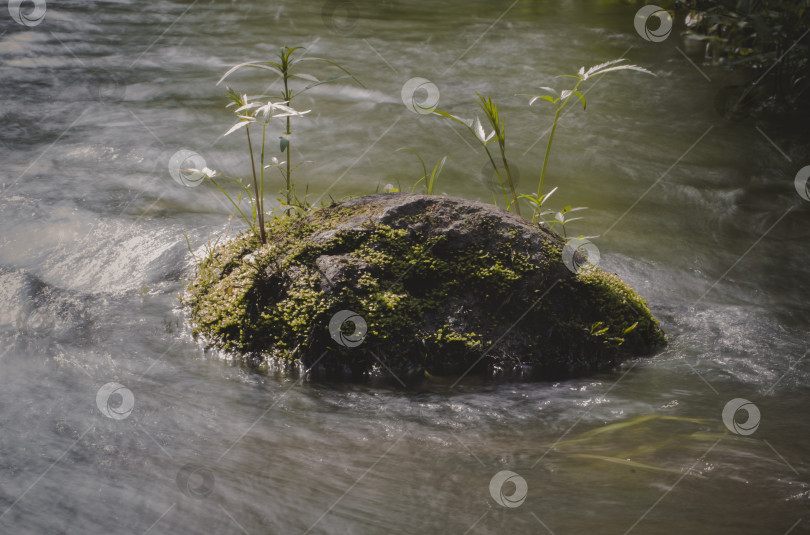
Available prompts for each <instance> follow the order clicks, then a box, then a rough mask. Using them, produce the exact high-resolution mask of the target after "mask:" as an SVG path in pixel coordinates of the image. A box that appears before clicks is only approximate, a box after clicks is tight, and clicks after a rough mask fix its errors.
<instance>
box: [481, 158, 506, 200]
mask: <svg viewBox="0 0 810 535" xmlns="http://www.w3.org/2000/svg"><path fill="white" fill-rule="evenodd" d="M481 146H483V147H484V151H486V153H487V156H488V157H489V162H490V163H491V164H492V169H493V170H494V171H495V175H496V176H497V177H498V182H499V183H500V184H501V191H502V192H503V200H504V202H505V203H506V211H507V212H508V211H509V196H508V195H507V194H506V187H505V186H504V185H503V179H502V178H501V174H500V173H499V172H498V166H497V165H495V158H493V157H492V153H491V152H489V148H488V147H487V146H486V145H484V144H483V143H481Z"/></svg>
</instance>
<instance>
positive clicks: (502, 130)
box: [433, 92, 520, 215]
mask: <svg viewBox="0 0 810 535" xmlns="http://www.w3.org/2000/svg"><path fill="white" fill-rule="evenodd" d="M475 94H476V95H478V101H477V104H478V105H479V106H480V107H481V109H482V110H483V111H484V115H485V116H486V118H487V122H488V123H489V126H491V127H492V132H490V133H488V134H487V133H486V132H485V131H484V126H483V125H482V124H481V120H480V119H479V118H478V116H476V117H475V119H462V118H460V117H456V116H455V115H451V114H449V113H447V112H446V111H442V110H438V109H437V110H433V113H436V114H438V115H441V116H442V117H446V118H448V119H452V120H453V121H456V122H457V123H460V124H462V125H464V126H465V127H466V128H467V130H469V131H470V132H471V133H472V135H473V136H475V139H476V140H477V141H478V143H480V144H481V147H483V149H484V152H486V154H487V157H488V158H489V162H490V164H492V169H493V170H494V171H495V176H497V177H498V183H499V184H500V185H501V191H502V192H503V198H504V201H506V209H507V210H509V208H510V207H512V206H514V208H515V213H516V214H517V215H520V206H519V205H518V195H517V193H516V191H515V183H514V181H513V180H512V170H511V169H510V168H509V162H508V161H507V159H506V125H505V124H504V121H503V120H502V119H501V117H500V115H499V114H498V106H497V104H495V103H494V102H493V101H492V98H491V97H490V96H487V97H483V96H482V95H481V94H480V93H477V92H476V93H475ZM492 141H497V142H498V150H499V152H500V156H501V164H502V166H503V172H504V173H505V175H506V176H505V177H502V176H501V171H500V170H499V169H498V165H497V164H496V163H495V158H493V157H492V153H491V152H490V150H489V147H488V145H489V144H490V143H491V142H492ZM507 186H508V187H509V193H510V194H511V196H512V198H511V200H510V199H509V195H508V194H507V191H506V189H507Z"/></svg>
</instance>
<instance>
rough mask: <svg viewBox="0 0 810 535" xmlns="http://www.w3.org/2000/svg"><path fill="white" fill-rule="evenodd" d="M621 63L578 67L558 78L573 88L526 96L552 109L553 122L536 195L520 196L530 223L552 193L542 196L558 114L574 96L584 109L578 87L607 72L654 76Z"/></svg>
mask: <svg viewBox="0 0 810 535" xmlns="http://www.w3.org/2000/svg"><path fill="white" fill-rule="evenodd" d="M623 61H625V60H624V59H614V60H611V61H606V62H604V63H600V64H599V65H594V66H593V67H591V68H590V69H588V70H585V67H580V69H579V71H578V72H577V73H576V74H574V75H572V74H564V75H561V76H560V77H561V78H574V79H575V80H576V81H577V82H576V84H574V87H572V88H571V89H566V90H563V91H560V92H558V91H557V90H556V89H554V88H552V87H547V86H541V87H540V89H542V90H543V91H544V92H546V93H548V94H546V95H527V96H530V97H531V100H529V106H531V105H532V104H534V103H535V102H536V101H537V100H545V101H547V102H549V103H550V104H551V105H552V106H553V107H554V120H553V122H552V123H551V134H549V137H548V144H547V145H546V154H545V156H544V157H543V167H542V170H541V171H540V182H539V184H538V185H537V193H536V194H530V195H521V197H523V198H525V199H527V200H528V201H530V202H531V204H532V205H533V207H534V215H533V216H532V222H534V223H537V221H538V218H539V217H540V215H541V213H542V205H543V201H545V200H546V199H547V198H548V197H549V196H550V195H551V193H553V191H552V192H549V193H548V194H547V195H543V184H544V182H545V180H546V170H547V169H548V158H549V155H550V154H551V144H552V143H553V142H554V132H556V130H557V122H558V121H559V120H560V114H562V111H563V110H564V109H565V107H566V106H567V105H568V103H569V102H570V101H571V99H572V98H573V97H574V96H576V97H577V98H578V99H579V100H580V102H582V109H585V108H586V102H585V95H583V94H582V93H581V92H580V91H579V88H580V86H581V85H582V84H583V83H584V82H586V81H587V80H589V79H591V78H594V77H596V76H599V75H600V74H607V73H609V72H616V71H637V72H642V73H644V74H651V75H653V76H655V74H654V73H652V72H650V71H648V70H647V69H645V68H643V67H639V66H638V65H619V63H621V62H623ZM555 189H556V188H555ZM569 211H570V210H569ZM569 221H570V220H569Z"/></svg>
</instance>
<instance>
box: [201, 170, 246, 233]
mask: <svg viewBox="0 0 810 535" xmlns="http://www.w3.org/2000/svg"><path fill="white" fill-rule="evenodd" d="M210 180H211V182H213V183H214V185H215V186H216V187H217V188H218V189H219V191H221V192H222V194H223V195H225V197H227V199H228V200H229V201H231V204H232V205H233V207H234V208H236V211H237V212H239V215H241V216H242V219H244V220H245V223H247V224H248V226H249V227H250V228H251V230H253V231H254V232H255V231H256V226H255V225H254V224H252V223H251V222H250V219H248V218H247V216H246V215H245V213H244V212H243V211H242V209H241V208H239V205H238V204H237V203H236V202H235V201H234V200H233V198H232V197H231V196H230V195H228V192H226V191H225V190H224V189H222V186H220V185H219V184H217V182H216V181H215V180H214V179H213V178H211V179H210Z"/></svg>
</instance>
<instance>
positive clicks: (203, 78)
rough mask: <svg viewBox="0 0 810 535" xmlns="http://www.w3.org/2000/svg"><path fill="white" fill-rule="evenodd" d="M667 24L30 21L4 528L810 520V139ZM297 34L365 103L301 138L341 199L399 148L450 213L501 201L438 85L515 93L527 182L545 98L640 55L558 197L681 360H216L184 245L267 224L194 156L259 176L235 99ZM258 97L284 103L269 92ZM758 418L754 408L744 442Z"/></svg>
mask: <svg viewBox="0 0 810 535" xmlns="http://www.w3.org/2000/svg"><path fill="white" fill-rule="evenodd" d="M11 4H14V3H13V2H12V3H11ZM11 7H12V8H13V7H14V6H13V5H12V6H11ZM22 7H23V10H24V11H25V12H29V10H30V9H31V8H32V4H31V3H25V4H23V5H22ZM638 7H640V6H639V5H635V4H629V3H627V2H618V1H617V2H596V1H585V0H583V1H578V2H573V1H566V2H542V1H529V0H519V1H517V2H515V3H514V4H512V3H511V2H484V1H477V0H476V1H473V2H467V1H462V0H452V1H447V2H443V3H441V5H439V6H432V5H431V4H429V3H428V4H425V3H420V2H414V1H411V0H408V1H406V0H400V1H398V2H389V3H379V4H373V3H370V2H369V3H361V2H360V0H357V1H356V2H355V3H350V2H343V3H341V2H326V3H321V2H319V1H318V2H307V1H305V2H292V1H289V0H283V1H279V2H260V1H257V0H249V1H240V2H236V1H233V2H225V1H221V0H215V1H211V2H206V1H202V2H200V1H194V2H193V3H191V2H188V3H180V2H176V1H174V0H161V1H156V2H149V3H136V2H127V1H118V2H78V1H67V2H61V3H58V4H57V3H55V2H54V3H48V5H47V11H46V13H45V15H44V19H42V21H41V23H40V24H38V25H32V26H30V27H26V26H24V25H22V24H18V23H16V22H15V21H14V20H13V19H12V18H11V17H10V16H6V14H5V10H4V12H3V13H2V14H0V19H2V22H1V23H0V24H2V26H0V33H2V35H0V58H1V59H2V65H3V66H2V72H3V76H2V79H0V86H2V95H3V96H2V117H3V119H2V129H0V155H1V156H2V157H1V159H0V161H2V167H0V182H1V183H2V188H3V189H2V193H0V228H2V235H0V345H1V346H2V349H0V354H2V357H0V422H2V427H1V428H0V532H2V533H13V534H29V533H30V534H45V533H81V534H97V533H98V534H101V533H135V534H144V533H153V534H154V533H173V534H187V533H188V534H191V533H233V534H239V533H251V534H252V533H285V534H286V533H307V532H309V533H419V534H422V533H528V532H532V533H545V532H549V533H555V534H567V533H619V534H621V533H628V532H633V533H684V532H689V533H712V534H719V533H729V534H731V533H734V534H741V533H745V534H749V533H750V534H754V533H756V534H762V533H773V534H783V533H787V532H791V533H808V532H810V514H808V512H809V511H810V508H808V505H810V462H808V457H807V451H808V449H809V448H810V432H809V431H808V422H809V421H810V409H808V400H810V395H809V394H810V391H808V386H807V385H808V382H809V381H810V358H805V356H806V355H807V350H808V334H807V331H808V329H807V317H808V305H807V303H808V300H809V299H810V285H809V284H808V277H807V273H808V271H807V266H808V263H809V262H810V250H808V248H807V246H806V244H807V238H808V236H809V235H810V233H809V232H808V228H810V227H808V223H810V203H808V202H807V201H805V200H803V199H802V198H801V197H800V196H799V195H798V194H797V192H796V189H795V188H794V176H795V175H796V173H797V171H798V170H799V169H800V168H802V167H803V166H804V165H807V164H810V151H809V150H808V148H807V147H808V144H807V142H808V136H807V134H806V130H804V131H803V130H802V129H801V128H798V127H796V126H795V125H794V124H793V123H789V122H787V121H785V120H778V119H775V118H768V117H762V118H760V119H758V120H756V121H754V120H752V119H742V120H735V121H732V120H727V119H724V118H723V117H721V115H720V114H719V113H718V111H717V106H716V100H717V98H716V95H718V93H720V94H722V90H723V88H725V87H726V86H729V85H735V84H740V83H742V82H743V81H744V79H745V76H744V75H743V74H741V73H739V72H737V73H730V72H727V71H726V70H724V69H723V68H722V66H711V65H706V64H705V63H704V62H703V61H702V53H701V51H700V50H698V49H697V48H695V47H694V46H692V45H690V43H688V42H684V41H683V40H682V39H681V38H680V37H679V36H677V35H676V33H678V32H677V31H676V32H673V34H672V35H671V36H670V38H669V39H667V40H666V41H662V42H648V41H645V40H644V39H642V38H641V37H640V36H639V34H637V33H636V31H635V29H634V27H633V16H634V14H635V12H636V10H637V9H638ZM32 16H33V15H32ZM34 18H36V17H34ZM286 44H289V45H303V46H307V47H308V52H307V53H308V54H310V55H313V56H328V57H330V58H331V59H334V60H336V61H338V62H340V63H341V64H343V65H344V66H346V67H347V68H348V69H350V70H351V71H352V72H353V73H354V74H355V75H356V76H357V77H358V78H359V79H360V80H361V81H362V82H363V84H364V86H365V87H360V86H358V85H356V84H351V83H344V82H343V81H341V83H339V84H337V85H330V86H322V87H318V88H316V89H314V90H312V91H311V92H310V93H309V94H307V95H306V96H302V97H301V99H300V100H299V101H298V103H297V107H298V108H299V109H312V110H313V111H312V112H311V113H310V114H309V115H308V116H307V118H306V119H302V120H300V121H298V122H297V123H295V124H296V127H297V131H296V133H295V134H294V138H293V141H292V143H293V144H292V147H293V158H294V161H296V162H302V161H308V162H309V163H306V164H305V165H303V166H301V167H299V168H298V171H297V173H298V176H297V179H296V182H297V183H298V187H299V191H303V187H304V185H305V184H308V185H309V199H310V200H311V201H315V200H317V199H324V200H328V199H329V196H331V197H333V198H335V199H339V198H341V197H343V196H346V195H356V194H361V193H365V192H369V191H374V190H375V189H376V188H377V187H383V186H385V185H386V184H389V183H390V184H396V183H397V181H399V182H400V183H401V184H402V185H403V187H409V185H410V184H411V183H412V182H413V181H414V180H415V179H416V178H417V177H418V176H419V173H420V172H421V169H420V168H419V166H418V162H417V160H416V159H415V158H414V157H413V155H411V154H410V153H408V152H406V151H401V152H394V151H395V150H396V149H398V148H400V147H410V148H412V149H414V150H417V151H418V152H420V154H421V155H422V156H423V157H424V158H425V159H426V160H427V161H428V163H430V164H431V165H432V163H433V162H435V161H438V160H439V159H440V158H441V157H443V156H444V155H449V156H450V159H449V161H448V164H447V166H446V167H445V171H444V172H443V173H442V175H441V178H440V181H439V185H438V186H437V190H438V191H442V192H448V193H451V194H454V195H461V196H465V197H469V198H480V199H482V200H487V201H489V200H491V199H492V193H491V191H490V190H489V189H488V186H487V184H486V180H482V179H481V177H480V174H481V169H482V168H483V167H484V165H485V160H484V157H483V156H482V154H480V153H479V152H476V151H475V150H472V149H473V147H472V145H473V140H472V138H470V137H469V135H468V134H467V133H466V132H463V131H461V130H459V129H457V128H455V127H453V126H452V125H451V124H450V123H449V122H448V121H444V120H442V119H440V118H438V117H435V116H426V115H421V114H418V113H413V112H412V111H410V110H409V109H408V108H407V107H406V106H405V105H404V104H403V101H402V96H401V89H402V87H403V84H405V82H406V81H407V80H409V79H411V78H414V77H423V78H425V79H427V80H430V81H431V82H432V83H433V84H435V86H436V87H437V88H438V90H439V91H440V102H439V105H440V107H442V108H443V109H446V110H448V111H450V112H452V113H458V114H459V115H462V116H463V115H468V116H472V114H473V113H474V110H475V103H474V101H473V99H474V96H475V94H474V92H475V91H479V92H481V93H491V94H492V95H493V97H494V98H495V99H496V101H497V102H498V103H499V104H500V107H501V113H502V114H503V115H504V117H506V120H507V134H508V150H509V152H510V154H511V155H512V162H513V165H514V166H515V167H518V168H519V169H520V189H521V190H523V191H531V189H532V188H533V187H536V183H537V179H538V176H539V164H540V162H541V161H542V155H543V150H544V148H545V143H546V140H547V139H548V128H549V127H550V125H551V114H550V113H549V109H548V108H544V107H543V106H541V105H539V104H541V103H537V104H535V105H534V106H532V107H531V108H529V107H528V106H527V101H528V99H527V97H525V96H520V95H519V94H520V93H531V92H533V90H534V88H535V87H536V86H540V85H555V86H556V87H562V85H561V84H564V83H566V79H557V78H553V76H554V75H557V74H564V73H569V72H572V71H575V70H576V69H578V68H579V67H580V66H581V65H586V66H588V65H592V64H596V63H600V62H602V61H604V60H608V59H612V58H617V57H620V56H623V55H624V57H626V58H628V59H630V61H632V62H633V63H637V64H639V65H642V66H645V67H647V68H649V69H650V70H653V71H654V72H655V73H656V74H657V75H658V76H657V77H651V76H647V75H643V74H638V73H616V74H610V75H606V76H605V77H604V78H602V79H597V80H594V81H593V82H589V83H588V84H586V86H585V88H586V89H588V92H587V94H586V98H587V99H588V109H587V111H583V110H582V109H574V107H572V108H571V111H570V114H567V115H565V116H564V117H563V119H562V120H561V123H560V125H559V128H558V130H557V134H556V136H557V137H556V139H555V147H554V152H553V154H552V157H551V162H550V174H549V178H548V186H547V188H546V189H547V190H548V189H550V187H553V186H559V188H560V189H559V190H558V192H557V193H555V198H552V199H553V200H552V201H550V203H551V204H552V205H553V206H554V207H556V208H560V207H562V206H563V205H565V204H574V205H581V206H588V207H589V210H587V211H586V212H584V214H585V219H584V220H582V221H578V222H576V223H572V224H571V225H570V227H569V228H568V232H569V233H571V234H575V235H578V234H585V235H598V236H599V237H598V238H595V239H594V240H593V241H594V243H595V244H596V245H597V246H598V247H599V250H600V252H601V265H602V266H603V267H605V268H607V269H609V270H611V271H614V272H616V273H618V274H619V275H620V276H622V277H623V278H624V279H625V280H626V281H627V282H628V283H630V284H631V285H632V286H633V287H634V288H636V289H637V290H638V291H639V292H640V293H641V294H642V295H643V296H644V297H645V298H646V299H647V300H648V303H649V304H650V307H651V309H652V310H653V311H654V313H655V314H656V315H657V316H658V317H659V318H660V319H661V322H662V325H663V327H664V328H665V330H666V331H667V332H668V334H669V337H670V345H669V346H668V348H667V349H666V350H664V351H662V352H661V353H660V354H657V355H655V356H653V357H652V358H645V359H639V360H637V361H631V362H628V363H626V364H625V365H623V366H622V367H621V368H620V369H618V370H616V371H615V372H613V373H606V374H602V375H598V376H595V377H591V378H585V379H576V380H569V381H563V382H556V383H520V382H518V383H515V382H495V383H492V382H478V383H474V382H471V383H467V384H464V385H463V386H459V387H457V388H454V389H451V388H448V387H447V385H441V384H439V385H436V386H433V387H426V388H424V389H421V390H418V391H413V390H411V391H403V390H399V389H394V388H391V387H386V386H371V385H335V384H312V383H309V382H301V381H299V380H298V378H297V377H295V376H289V375H282V374H279V375H274V374H272V373H271V374H257V373H254V372H252V371H250V370H248V369H246V368H245V367H243V366H240V365H239V364H238V363H234V362H231V361H229V360H227V359H225V358H222V357H220V356H217V355H216V354H214V353H211V352H206V351H204V349H203V347H202V346H201V344H200V343H198V342H197V341H195V340H194V339H193V338H191V336H190V335H189V332H188V327H187V323H186V318H185V317H184V314H183V311H182V309H181V308H180V306H179V301H178V295H179V294H181V292H182V291H183V287H184V284H185V283H186V281H187V280H188V277H189V276H190V275H191V274H192V273H193V262H192V260H191V255H190V254H189V252H188V248H187V244H186V238H185V237H184V235H187V236H188V239H189V241H190V242H191V244H192V246H193V247H194V248H195V249H197V250H198V251H201V250H202V249H203V248H204V246H205V244H207V243H208V241H209V240H210V241H211V242H214V241H216V240H217V239H218V238H220V237H221V236H223V235H226V234H227V233H229V232H230V233H231V234H232V233H234V232H236V231H238V230H240V229H241V227H240V226H239V224H238V219H233V220H232V221H231V222H230V223H229V222H228V216H229V215H230V214H231V209H230V208H229V206H228V205H227V203H226V201H225V200H224V199H223V198H222V197H221V196H220V195H218V194H217V191H216V190H215V188H214V187H213V186H211V185H210V184H203V185H200V186H199V187H184V186H182V185H180V184H178V183H176V182H175V181H173V180H172V178H171V177H170V175H169V173H168V171H167V165H168V160H169V158H170V157H171V155H173V154H174V153H175V152H177V151H178V150H181V149H189V150H193V151H196V152H198V153H199V154H200V155H201V156H202V157H203V158H204V160H205V163H206V164H207V165H208V166H209V167H211V168H214V169H217V170H220V171H227V172H228V173H229V174H232V175H241V176H245V175H246V174H247V172H248V169H249V167H248V164H247V162H246V160H245V157H244V154H243V146H242V142H243V139H242V138H241V136H240V135H233V136H229V137H226V138H223V137H222V134H223V133H224V132H225V130H227V128H228V127H229V126H230V125H231V124H232V122H233V121H234V119H233V116H232V115H231V113H230V112H229V111H228V110H226V109H225V108H224V104H225V100H224V89H223V87H222V86H219V87H217V86H216V85H215V83H216V81H217V80H218V78H219V77H220V76H221V75H222V74H223V73H224V72H225V71H226V70H227V68H228V67H229V66H231V65H233V64H236V63H238V62H240V61H245V60H249V59H264V58H267V57H269V56H271V55H273V54H274V53H276V51H277V49H278V47H279V46H282V45H286ZM691 62H694V65H693V64H692V63H691ZM310 65H311V66H312V69H313V74H316V75H318V76H320V77H324V76H329V75H331V74H330V73H333V71H330V70H329V68H327V67H326V66H323V65H321V66H317V65H316V64H314V63H312V64H310ZM229 83H231V84H233V85H234V86H235V87H237V88H239V89H240V90H242V91H245V92H248V93H251V94H259V93H262V92H275V91H278V89H279V85H278V81H277V80H274V79H272V78H268V77H266V76H263V73H261V72H259V71H250V72H240V73H238V74H236V75H234V76H233V77H232V79H230V80H229ZM416 96H417V100H419V99H423V100H424V99H425V98H428V96H429V95H428V93H426V92H424V91H420V92H417V95H416ZM794 119H795V118H794ZM796 124H800V123H799V121H796ZM240 134H241V133H240ZM277 135H278V133H275V132H274V133H273V136H274V137H273V138H272V139H273V143H272V144H274V145H275V144H276V143H277V141H275V136H277ZM278 187H279V186H278V182H276V183H275V184H274V186H273V190H274V191H275V190H276V189H278ZM109 383H116V384H114V385H112V386H107V387H105V386H104V385H108V384H109ZM738 398H740V399H745V400H749V401H750V402H751V404H752V405H746V406H744V407H742V408H740V409H739V410H737V411H736V419H734V420H729V421H728V426H727V425H725V424H724V422H723V420H722V414H723V410H724V407H726V404H727V403H729V402H731V401H732V400H735V399H738ZM740 403H742V402H740ZM729 407H730V409H728V410H729V411H731V414H732V415H733V413H734V407H733V406H729ZM755 409H757V410H758V412H757V411H756V410H755ZM747 410H748V411H750V412H749V413H748V414H749V415H750V416H751V418H753V420H750V421H749V422H748V425H749V426H750V425H752V424H753V423H755V422H756V420H757V418H758V419H759V426H758V428H756V429H755V431H754V432H753V433H750V434H746V433H749V432H750V431H751V429H747V428H746V427H745V423H746V422H745V420H746V411H747ZM735 422H736V424H737V426H738V427H737V429H736V432H731V431H729V427H730V428H731V429H734V424H735ZM504 470H508V471H511V472H513V473H514V474H516V475H511V474H508V473H507V474H505V475H503V474H502V475H500V476H498V477H496V474H499V473H501V472H502V471H504ZM524 482H525V485H524ZM490 487H492V489H493V492H491V490H490ZM524 495H525V501H523V502H522V503H521V501H520V500H521V499H522V498H523V496H524ZM496 499H497V500H500V501H501V502H503V503H504V504H505V505H501V504H499V503H497V501H496ZM510 500H511V501H510Z"/></svg>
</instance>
